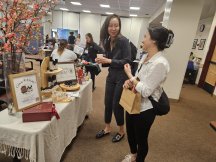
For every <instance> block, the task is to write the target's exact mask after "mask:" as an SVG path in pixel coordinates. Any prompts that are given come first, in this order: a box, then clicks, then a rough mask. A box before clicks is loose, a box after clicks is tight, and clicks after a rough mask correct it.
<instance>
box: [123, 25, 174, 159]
mask: <svg viewBox="0 0 216 162" xmlns="http://www.w3.org/2000/svg"><path fill="white" fill-rule="evenodd" d="M173 37H174V34H173V32H172V31H171V30H168V29H166V28H164V27H155V28H149V29H148V32H147V33H146V34H145V35H144V39H143V42H142V43H143V50H144V51H147V54H146V55H144V56H143V57H142V59H141V61H140V63H139V67H138V70H137V72H136V75H135V76H133V75H132V74H131V68H130V65H129V64H125V66H124V70H125V73H126V74H127V76H128V78H129V79H128V80H126V81H125V83H124V88H133V89H134V91H136V92H138V93H140V94H141V96H142V99H141V108H140V114H128V113H126V128H127V135H128V143H129V146H130V151H131V154H129V155H126V156H125V159H124V160H123V161H122V162H144V160H145V158H146V156H147V153H148V134H149V130H150V128H151V126H152V124H153V122H154V119H155V116H156V115H155V113H154V111H153V106H152V104H151V101H150V100H149V99H148V97H149V96H152V97H153V98H154V100H156V101H158V100H159V98H160V96H161V93H162V87H161V85H162V84H163V83H164V81H165V80H166V77H167V73H168V72H169V70H170V67H169V63H168V61H167V59H166V58H165V57H164V56H163V50H164V49H165V48H169V47H170V45H171V44H172V40H173Z"/></svg>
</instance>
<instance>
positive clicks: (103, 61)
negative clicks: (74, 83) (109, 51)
mask: <svg viewBox="0 0 216 162" xmlns="http://www.w3.org/2000/svg"><path fill="white" fill-rule="evenodd" d="M95 62H96V63H98V64H111V62H112V60H111V59H108V58H106V57H103V56H102V57H97V58H96V59H95Z"/></svg>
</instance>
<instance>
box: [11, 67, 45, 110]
mask: <svg viewBox="0 0 216 162" xmlns="http://www.w3.org/2000/svg"><path fill="white" fill-rule="evenodd" d="M9 81H10V86H11V94H12V98H13V103H14V107H15V109H16V111H22V110H23V109H27V108H30V107H32V106H35V105H38V104H40V103H41V101H42V100H41V91H40V87H39V85H38V77H37V73H36V72H35V71H28V72H24V73H19V74H11V75H9Z"/></svg>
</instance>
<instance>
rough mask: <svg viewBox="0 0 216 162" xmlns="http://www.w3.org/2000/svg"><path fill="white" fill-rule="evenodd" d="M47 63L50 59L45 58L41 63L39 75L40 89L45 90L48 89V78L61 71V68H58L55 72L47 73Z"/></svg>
mask: <svg viewBox="0 0 216 162" xmlns="http://www.w3.org/2000/svg"><path fill="white" fill-rule="evenodd" d="M49 61H50V57H45V58H44V59H43V61H42V63H41V73H40V77H41V88H47V87H48V76H50V75H56V74H58V73H59V72H61V71H62V69H61V68H58V69H57V70H54V71H47V69H48V67H49Z"/></svg>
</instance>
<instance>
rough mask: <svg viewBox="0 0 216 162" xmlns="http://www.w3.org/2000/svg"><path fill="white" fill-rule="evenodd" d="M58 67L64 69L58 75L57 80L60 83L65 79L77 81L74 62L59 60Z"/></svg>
mask: <svg viewBox="0 0 216 162" xmlns="http://www.w3.org/2000/svg"><path fill="white" fill-rule="evenodd" d="M58 67H59V68H61V69H63V70H62V71H61V72H60V73H58V74H57V75H56V80H57V82H58V83H62V82H65V81H73V82H77V77H76V69H75V65H74V62H59V63H58Z"/></svg>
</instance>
